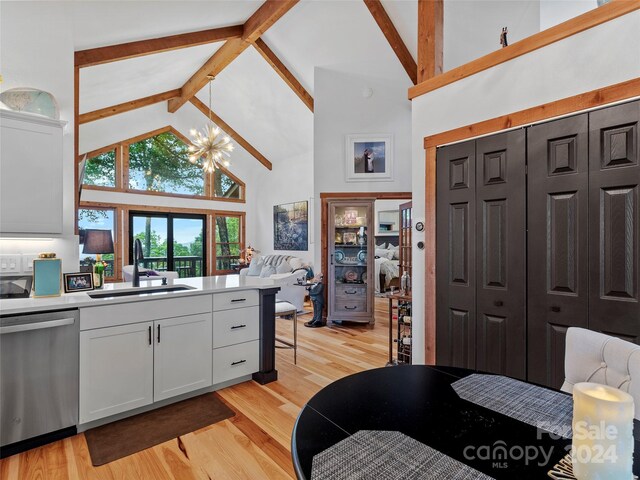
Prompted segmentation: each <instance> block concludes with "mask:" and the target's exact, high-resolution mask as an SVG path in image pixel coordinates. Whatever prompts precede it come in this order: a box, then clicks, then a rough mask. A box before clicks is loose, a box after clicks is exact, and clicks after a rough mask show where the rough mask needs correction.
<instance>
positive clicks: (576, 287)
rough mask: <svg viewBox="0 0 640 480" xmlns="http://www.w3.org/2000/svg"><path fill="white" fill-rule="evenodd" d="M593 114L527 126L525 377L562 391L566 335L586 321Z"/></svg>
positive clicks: (585, 323) (583, 324)
mask: <svg viewBox="0 0 640 480" xmlns="http://www.w3.org/2000/svg"><path fill="white" fill-rule="evenodd" d="M587 132H588V116H587V114H584V115H579V116H577V117H571V118H565V119H561V120H556V121H553V122H549V123H544V124H541V125H536V126H533V127H530V128H529V129H528V136H527V146H528V148H527V150H528V158H527V163H528V172H529V175H528V194H529V202H528V221H529V238H528V251H527V258H528V278H529V282H528V326H527V330H528V365H529V369H528V379H529V380H530V381H533V382H536V383H540V384H543V385H548V386H551V387H554V388H560V386H561V385H562V383H563V381H564V339H565V335H566V330H567V328H568V327H571V326H580V327H585V328H586V327H587V325H588V275H589V271H588V230H589V226H588V220H589V217H588V206H589V205H588V181H589V161H588V134H587Z"/></svg>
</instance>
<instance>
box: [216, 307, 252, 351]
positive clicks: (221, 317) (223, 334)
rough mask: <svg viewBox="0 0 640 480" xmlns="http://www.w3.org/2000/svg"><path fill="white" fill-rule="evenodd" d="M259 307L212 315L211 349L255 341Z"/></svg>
mask: <svg viewBox="0 0 640 480" xmlns="http://www.w3.org/2000/svg"><path fill="white" fill-rule="evenodd" d="M259 336H260V307H257V306H256V307H247V308H234V309H233V310H224V311H221V312H216V313H215V314H214V315H213V348H219V347H226V346H228V345H235V344H236V343H244V342H249V341H251V340H257V339H258V338H259Z"/></svg>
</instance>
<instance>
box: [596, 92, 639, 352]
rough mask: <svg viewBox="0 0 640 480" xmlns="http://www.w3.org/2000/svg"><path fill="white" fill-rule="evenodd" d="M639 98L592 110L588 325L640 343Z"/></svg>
mask: <svg viewBox="0 0 640 480" xmlns="http://www.w3.org/2000/svg"><path fill="white" fill-rule="evenodd" d="M639 120H640V102H633V103H628V104H624V105H618V106H615V107H610V108H606V109H604V110H599V111H595V112H592V113H590V114H589V175H590V178H589V213H590V222H589V224H590V226H591V230H590V232H589V257H590V258H589V265H590V269H591V275H590V279H589V283H590V296H589V328H591V329H592V330H599V331H602V332H604V333H607V334H611V335H616V336H618V337H621V338H624V339H626V340H629V341H631V342H636V343H638V341H639V337H640V307H639V303H638V284H639V283H640V269H639V265H638V237H639V232H638V227H639V216H640V210H639V207H640V205H639V198H638V195H639V191H638V189H639V184H640V166H639V158H638V149H639V148H640V147H639V143H640V133H639V129H638V122H639Z"/></svg>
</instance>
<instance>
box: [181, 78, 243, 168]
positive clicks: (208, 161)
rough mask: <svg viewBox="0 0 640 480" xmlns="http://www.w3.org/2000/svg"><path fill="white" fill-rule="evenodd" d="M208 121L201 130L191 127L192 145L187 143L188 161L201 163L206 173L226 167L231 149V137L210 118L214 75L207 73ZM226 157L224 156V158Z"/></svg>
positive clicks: (228, 163)
mask: <svg viewBox="0 0 640 480" xmlns="http://www.w3.org/2000/svg"><path fill="white" fill-rule="evenodd" d="M208 78H209V123H208V124H207V125H205V127H204V129H203V130H202V132H199V131H197V130H196V129H195V128H192V129H191V132H189V133H191V137H192V141H191V143H192V145H189V161H190V162H191V163H192V164H194V165H195V164H196V163H198V160H200V161H201V162H202V163H201V165H200V167H201V168H202V169H203V170H204V171H205V172H207V173H213V172H215V170H216V168H222V167H223V166H224V167H228V166H229V165H230V162H229V160H227V158H228V157H229V156H230V155H231V152H232V151H233V144H232V143H231V139H230V138H229V137H228V136H226V135H224V134H223V132H222V130H220V128H219V127H217V126H216V125H214V124H213V122H212V120H211V82H212V81H213V79H214V77H213V76H211V75H209V77H208ZM225 157H226V158H225Z"/></svg>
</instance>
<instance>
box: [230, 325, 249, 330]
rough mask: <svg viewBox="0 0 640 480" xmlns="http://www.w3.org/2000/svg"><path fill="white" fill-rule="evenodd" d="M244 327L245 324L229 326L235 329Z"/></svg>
mask: <svg viewBox="0 0 640 480" xmlns="http://www.w3.org/2000/svg"><path fill="white" fill-rule="evenodd" d="M245 327H246V325H233V326H232V327H231V330H235V329H236V328H245Z"/></svg>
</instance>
